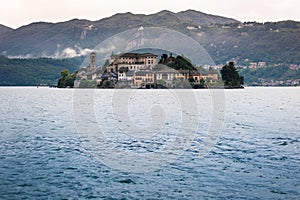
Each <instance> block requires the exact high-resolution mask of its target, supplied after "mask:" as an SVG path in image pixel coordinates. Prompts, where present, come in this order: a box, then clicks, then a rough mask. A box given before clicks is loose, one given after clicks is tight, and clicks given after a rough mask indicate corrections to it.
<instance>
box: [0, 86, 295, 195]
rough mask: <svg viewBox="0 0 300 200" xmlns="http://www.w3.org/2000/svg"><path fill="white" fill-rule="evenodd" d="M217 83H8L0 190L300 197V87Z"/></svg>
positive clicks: (2, 92)
mask: <svg viewBox="0 0 300 200" xmlns="http://www.w3.org/2000/svg"><path fill="white" fill-rule="evenodd" d="M124 91H126V90H124ZM177 91H178V92H177ZM216 91H217V90H216ZM218 91H219V93H214V91H209V90H189V91H188V92H187V91H180V90H175V91H168V90H139V91H137V90H132V91H130V92H129V93H126V92H125V93H122V92H116V91H114V90H72V89H52V88H42V87H40V88H33V87H28V88H26V87H20V88H18V87H2V88H0V199H92V198H96V199H99V198H102V199H214V198H217V199H299V198H300V173H299V171H300V110H299V108H300V88H299V87H297V88H245V89H244V90H225V91H221V90H218ZM128 94H129V95H128ZM126 95H127V96H126ZM216 99H217V101H216ZM195 120H196V121H195ZM195 124H196V126H195ZM187 133H188V134H187Z"/></svg>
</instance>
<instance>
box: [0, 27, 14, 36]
mask: <svg viewBox="0 0 300 200" xmlns="http://www.w3.org/2000/svg"><path fill="white" fill-rule="evenodd" d="M12 30H13V29H12V28H9V27H7V26H4V25H1V24H0V40H1V38H2V37H3V36H4V35H6V34H9V33H10V32H11V31H12Z"/></svg>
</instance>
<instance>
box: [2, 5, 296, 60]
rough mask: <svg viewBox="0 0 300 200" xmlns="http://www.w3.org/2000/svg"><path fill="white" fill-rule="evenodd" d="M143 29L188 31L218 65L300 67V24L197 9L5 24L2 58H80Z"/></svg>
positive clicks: (185, 32)
mask: <svg viewBox="0 0 300 200" xmlns="http://www.w3.org/2000/svg"><path fill="white" fill-rule="evenodd" d="M141 26H143V27H164V28H169V29H173V30H177V31H179V32H181V33H184V34H186V35H188V36H190V37H192V38H193V39H195V40H196V41H198V42H199V43H200V44H201V45H202V46H203V47H204V48H205V49H206V50H207V51H208V53H209V54H210V56H211V57H212V58H213V60H214V61H215V63H217V64H224V63H226V62H227V61H228V60H237V61H238V62H239V63H241V64H247V62H251V61H254V62H260V61H263V62H267V63H270V64H272V63H273V64H274V63H292V64H300V55H299V52H300V23H299V22H294V21H282V22H272V23H271V22H270V23H264V24H262V23H255V22H248V23H241V22H239V21H237V20H235V19H230V18H226V17H220V16H215V15H209V14H205V13H202V12H198V11H195V10H187V11H182V12H178V13H173V12H170V11H167V10H164V11H161V12H158V13H155V14H151V15H144V14H132V13H120V14H115V15H113V16H111V17H108V18H104V19H100V20H98V21H89V20H79V19H73V20H70V21H67V22H60V23H46V22H36V23H32V24H29V25H26V26H22V27H20V28H18V29H11V28H8V27H5V26H0V54H2V55H5V56H8V57H25V58H26V57H27V58H32V57H54V58H66V57H75V56H81V55H86V54H88V53H89V52H90V51H91V49H93V48H94V47H95V45H97V44H99V43H100V42H102V41H104V40H105V39H107V38H108V37H111V36H113V35H115V34H117V33H120V32H122V31H126V30H128V29H133V28H139V27H141Z"/></svg>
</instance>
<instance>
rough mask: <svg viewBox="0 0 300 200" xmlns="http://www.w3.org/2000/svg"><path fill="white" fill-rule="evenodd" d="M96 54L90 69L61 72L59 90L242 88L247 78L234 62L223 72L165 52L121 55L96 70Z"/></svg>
mask: <svg viewBox="0 0 300 200" xmlns="http://www.w3.org/2000/svg"><path fill="white" fill-rule="evenodd" d="M96 63H97V58H96V53H95V52H92V53H91V54H90V63H89V65H88V66H87V67H83V68H80V69H79V70H78V71H75V72H73V73H69V71H68V70H63V71H61V78H60V79H59V80H58V87H59V88H66V87H72V88H73V87H74V88H134V89H163V88H182V89H183V88H192V89H202V88H203V89H204V88H224V87H225V88H243V84H244V78H243V77H242V76H240V75H239V74H238V71H237V69H236V68H235V67H234V63H233V62H229V63H228V64H226V65H225V66H224V67H223V68H222V70H220V72H219V71H218V70H215V69H212V68H210V69H209V70H205V69H204V68H203V67H201V66H196V65H193V64H192V62H191V61H190V60H189V59H188V58H186V57H185V56H184V55H176V56H174V55H173V54H172V53H170V54H169V55H168V54H166V53H164V54H162V55H161V56H160V58H159V56H158V55H156V54H154V53H149V52H148V53H136V52H129V53H122V54H118V55H114V54H113V53H112V55H111V62H110V61H109V60H106V62H105V63H104V65H103V66H99V67H97V66H96V65H97V64H96Z"/></svg>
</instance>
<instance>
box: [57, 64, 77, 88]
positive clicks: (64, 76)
mask: <svg viewBox="0 0 300 200" xmlns="http://www.w3.org/2000/svg"><path fill="white" fill-rule="evenodd" d="M60 75H61V78H60V79H58V83H57V87H58V88H66V87H71V88H72V87H74V81H75V79H76V75H77V71H76V72H74V73H72V74H69V70H67V69H64V70H63V71H61V72H60Z"/></svg>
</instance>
